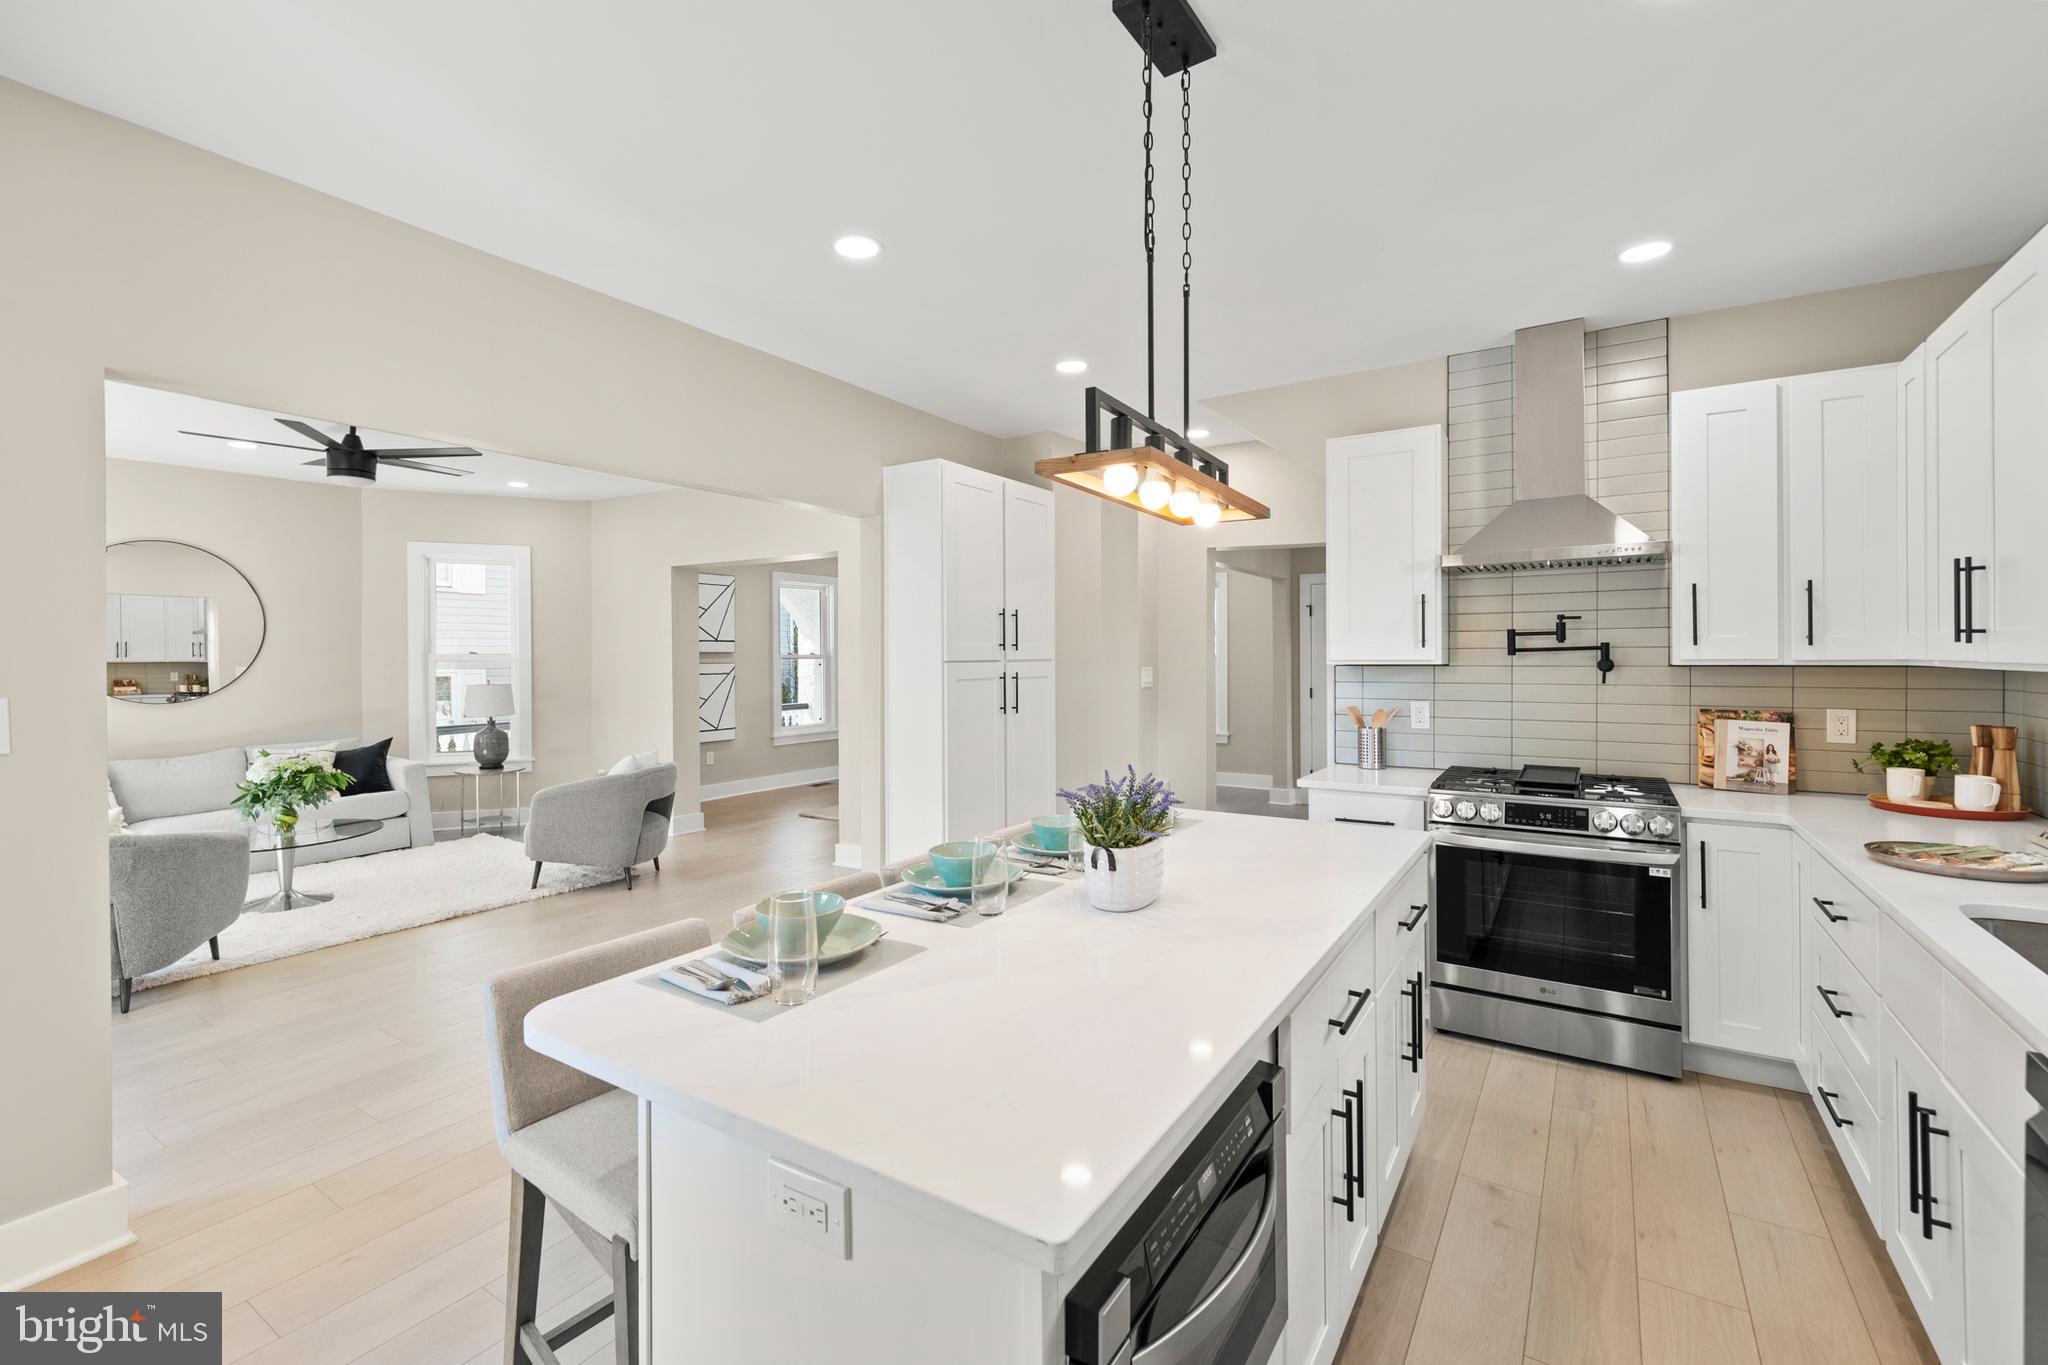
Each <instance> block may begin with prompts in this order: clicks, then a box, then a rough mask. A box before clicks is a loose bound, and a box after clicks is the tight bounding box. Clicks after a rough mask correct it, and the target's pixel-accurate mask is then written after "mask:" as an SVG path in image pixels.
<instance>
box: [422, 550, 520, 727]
mask: <svg viewBox="0 0 2048 1365" xmlns="http://www.w3.org/2000/svg"><path fill="white" fill-rule="evenodd" d="M406 552H407V557H408V559H409V561H410V562H409V566H408V572H407V584H408V588H409V597H408V609H407V625H408V638H409V641H410V646H409V648H408V650H407V655H408V665H409V668H410V672H411V688H410V698H409V704H408V706H407V712H408V716H409V719H410V722H411V736H412V737H411V753H412V756H413V757H415V758H420V759H424V760H426V761H428V762H433V761H435V760H436V759H439V760H441V761H444V762H461V761H463V760H465V759H466V758H467V757H468V755H469V753H470V750H471V747H472V746H473V744H474V742H475V737H476V732H477V731H479V730H481V729H482V728H483V726H484V722H485V720H486V717H485V716H483V715H480V714H477V715H473V714H471V712H470V708H469V706H468V705H467V704H466V703H467V693H468V691H469V689H470V688H471V687H474V686H476V685H477V684H479V683H509V684H510V685H511V687H512V711H511V713H510V714H507V715H497V716H493V717H489V719H495V720H496V721H497V723H498V728H499V729H501V730H503V731H505V732H506V735H507V737H508V739H509V740H510V745H511V751H512V755H513V757H515V758H529V757H531V756H532V754H533V722H534V717H533V652H532V640H533V604H532V586H533V584H532V552H531V550H530V549H529V547H527V546H524V545H455V544H438V543H424V542H412V543H410V544H408V545H407V547H406Z"/></svg>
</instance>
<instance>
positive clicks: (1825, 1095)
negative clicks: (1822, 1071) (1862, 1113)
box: [1813, 1086, 1856, 1128]
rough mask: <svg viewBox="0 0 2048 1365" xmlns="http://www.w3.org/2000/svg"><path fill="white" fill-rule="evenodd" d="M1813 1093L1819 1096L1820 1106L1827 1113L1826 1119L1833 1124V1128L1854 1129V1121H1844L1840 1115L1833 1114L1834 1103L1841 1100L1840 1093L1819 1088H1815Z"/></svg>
mask: <svg viewBox="0 0 2048 1365" xmlns="http://www.w3.org/2000/svg"><path fill="white" fill-rule="evenodd" d="M1813 1093H1814V1094H1816V1095H1818V1096H1820V1102H1821V1106H1822V1107H1823V1108H1825V1109H1826V1110H1827V1111H1828V1118H1829V1120H1830V1121H1831V1122H1833V1124H1834V1125H1835V1127H1837V1128H1854V1127H1855V1126H1856V1120H1854V1119H1845V1118H1843V1117H1842V1116H1841V1115H1840V1114H1838V1113H1836V1112H1835V1101H1836V1100H1838V1099H1840V1098H1842V1092H1841V1091H1839V1090H1823V1089H1821V1088H1820V1087H1819V1086H1815V1087H1814V1088H1813Z"/></svg>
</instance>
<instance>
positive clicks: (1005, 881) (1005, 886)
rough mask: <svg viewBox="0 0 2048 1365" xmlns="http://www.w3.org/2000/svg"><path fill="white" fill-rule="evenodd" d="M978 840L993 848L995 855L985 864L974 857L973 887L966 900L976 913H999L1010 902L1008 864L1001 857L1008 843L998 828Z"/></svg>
mask: <svg viewBox="0 0 2048 1365" xmlns="http://www.w3.org/2000/svg"><path fill="white" fill-rule="evenodd" d="M980 842H981V843H984V844H987V845H988V846H989V847H990V848H993V849H994V850H995V856H993V857H991V858H990V859H988V861H987V863H986V864H984V863H983V862H982V860H981V859H979V858H977V859H975V862H974V889H973V890H972V891H971V892H969V893H968V901H969V903H970V904H971V905H973V907H974V913H975V914H977V915H1000V914H1002V913H1003V911H1004V910H1006V909H1008V908H1009V904H1010V865H1009V860H1008V859H1006V858H1005V857H1003V849H1004V848H1006V847H1007V846H1008V844H1007V841H1006V840H1004V838H1003V835H1002V832H1001V831H1000V830H998V831H996V832H995V833H993V834H984V835H982V836H981V839H980Z"/></svg>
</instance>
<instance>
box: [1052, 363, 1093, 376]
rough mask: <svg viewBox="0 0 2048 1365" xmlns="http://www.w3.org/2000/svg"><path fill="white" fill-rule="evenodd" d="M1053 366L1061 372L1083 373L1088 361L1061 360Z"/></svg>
mask: <svg viewBox="0 0 2048 1365" xmlns="http://www.w3.org/2000/svg"><path fill="white" fill-rule="evenodd" d="M1053 368H1054V369H1055V370H1058V371H1059V372H1060V373H1061V374H1085V373H1087V370H1088V362H1087V361H1085V360H1062V361H1060V362H1059V363H1058V364H1057V365H1054V366H1053Z"/></svg>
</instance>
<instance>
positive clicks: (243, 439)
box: [178, 417, 483, 483]
mask: <svg viewBox="0 0 2048 1365" xmlns="http://www.w3.org/2000/svg"><path fill="white" fill-rule="evenodd" d="M275 420H276V421H277V423H278V424H279V425H280V426H285V427H289V428H290V429H291V430H293V431H296V432H297V433H299V435H301V436H304V437H307V438H309V439H311V440H315V441H318V442H319V443H320V444H318V445H312V446H302V445H293V444H291V443H289V442H286V441H258V440H255V439H253V438H251V437H248V436H223V435H221V434H220V433H219V432H217V431H186V430H184V429H182V428H180V429H179V432H178V434H179V435H180V436H204V437H206V438H208V439H209V440H214V441H233V442H235V443H236V444H238V445H259V446H276V447H277V448H278V449H279V450H318V451H323V452H325V453H324V454H322V455H321V457H320V458H319V459H317V460H308V461H306V463H307V464H309V465H324V466H326V468H327V477H328V478H330V479H340V480H342V481H344V482H346V483H375V482H377V466H378V465H379V464H380V463H382V464H392V465H397V466H398V467H399V468H400V469H418V470H421V471H423V472H425V473H428V474H446V475H448V476H449V477H450V478H457V479H459V478H461V477H462V476H463V475H465V474H467V473H468V472H469V471H468V470H466V469H443V468H442V467H441V466H439V465H433V464H421V463H420V462H419V461H418V460H417V459H416V458H415V457H416V456H420V455H428V456H432V457H433V458H435V459H440V460H448V459H457V458H460V457H463V456H481V455H482V454H483V452H482V451H481V450H471V449H470V448H469V447H468V446H417V447H414V448H412V449H409V450H370V449H367V448H365V447H364V445H363V438H362V437H360V436H358V435H356V429H355V428H354V427H353V426H351V427H350V428H349V429H348V435H346V436H344V437H342V438H341V439H340V440H336V439H335V438H334V437H332V436H329V435H328V434H327V433H326V432H324V431H322V430H320V429H319V428H318V427H315V426H312V425H309V424H308V423H305V422H301V421H299V420H297V419H296V418H292V417H279V418H277V419H275Z"/></svg>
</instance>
